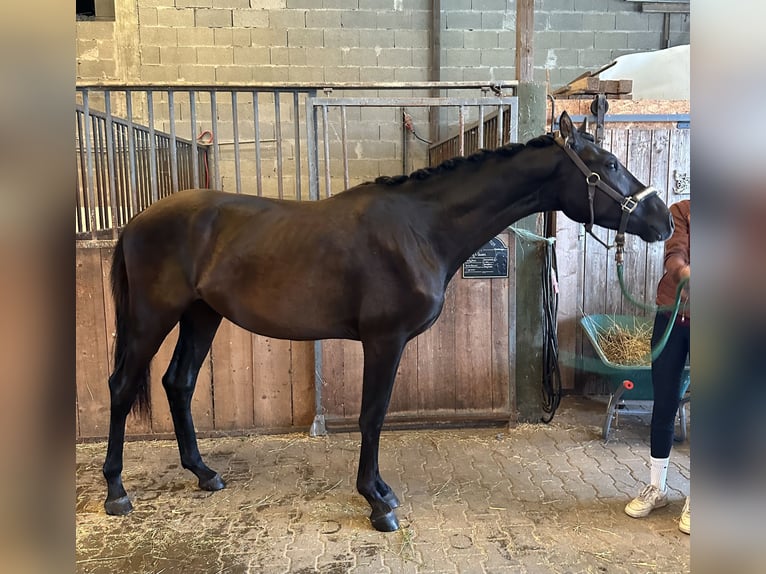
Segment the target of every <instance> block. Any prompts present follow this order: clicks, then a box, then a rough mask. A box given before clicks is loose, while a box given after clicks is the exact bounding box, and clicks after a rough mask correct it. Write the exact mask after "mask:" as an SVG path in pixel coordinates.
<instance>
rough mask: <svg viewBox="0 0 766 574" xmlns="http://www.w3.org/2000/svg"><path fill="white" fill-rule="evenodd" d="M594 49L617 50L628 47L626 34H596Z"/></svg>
mask: <svg viewBox="0 0 766 574" xmlns="http://www.w3.org/2000/svg"><path fill="white" fill-rule="evenodd" d="M595 36H596V37H595V42H594V47H595V48H596V49H597V50H601V49H610V50H619V49H621V48H627V47H628V34H627V33H626V32H596V35H595Z"/></svg>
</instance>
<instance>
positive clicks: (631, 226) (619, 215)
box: [556, 112, 673, 242]
mask: <svg viewBox="0 0 766 574" xmlns="http://www.w3.org/2000/svg"><path fill="white" fill-rule="evenodd" d="M559 130H560V131H559V134H558V135H557V136H556V141H557V143H558V144H559V145H560V146H561V147H562V149H563V150H564V151H565V152H566V154H567V156H568V158H569V159H568V160H565V161H564V162H563V165H564V169H565V170H566V178H567V180H568V184H567V185H566V186H565V190H563V191H564V192H563V193H562V194H561V198H560V199H561V205H562V211H563V212H564V213H565V214H566V215H567V216H568V217H569V218H570V219H573V220H575V221H578V222H580V223H584V224H586V226H587V229H588V230H589V231H590V227H591V226H592V225H593V224H596V225H599V226H601V227H606V228H609V229H616V230H617V231H618V233H631V234H633V235H638V236H639V237H640V238H641V239H643V240H644V241H647V242H652V241H664V240H665V239H667V238H668V237H670V235H671V234H672V233H673V218H672V217H671V215H670V212H669V211H668V207H667V206H666V205H665V203H664V202H663V201H662V199H660V197H659V196H658V195H657V191H656V190H655V189H654V188H652V187H646V186H645V185H643V184H642V183H641V182H640V181H638V180H637V179H636V178H635V176H634V175H633V174H632V173H630V172H629V171H628V170H627V169H626V168H625V166H624V165H622V164H621V163H620V161H619V160H618V159H617V158H616V157H615V156H614V154H612V153H610V152H608V151H606V150H605V149H602V148H600V147H599V146H597V145H596V144H595V143H594V142H593V140H592V138H590V136H589V135H588V134H587V133H586V132H585V124H584V123H583V125H582V126H581V127H580V129H576V128H575V127H574V125H573V123H572V119H571V118H570V117H569V115H568V114H567V113H566V112H563V113H562V114H561V118H560V119H559Z"/></svg>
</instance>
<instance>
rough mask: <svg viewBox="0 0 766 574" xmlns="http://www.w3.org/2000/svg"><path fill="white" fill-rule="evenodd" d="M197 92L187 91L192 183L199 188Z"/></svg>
mask: <svg viewBox="0 0 766 574" xmlns="http://www.w3.org/2000/svg"><path fill="white" fill-rule="evenodd" d="M196 100H197V92H196V91H195V90H189V117H190V121H191V131H190V132H189V133H190V134H191V146H192V172H193V173H192V182H193V183H194V188H195V189H198V188H199V138H198V137H197V101H196Z"/></svg>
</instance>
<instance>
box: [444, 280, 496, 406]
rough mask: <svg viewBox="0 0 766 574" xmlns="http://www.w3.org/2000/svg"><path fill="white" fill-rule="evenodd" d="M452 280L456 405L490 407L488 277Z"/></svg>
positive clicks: (490, 360) (490, 338)
mask: <svg viewBox="0 0 766 574" xmlns="http://www.w3.org/2000/svg"><path fill="white" fill-rule="evenodd" d="M452 282H453V283H454V284H455V308H456V312H455V359H454V360H455V372H456V374H457V386H456V388H455V408H456V409H457V410H458V411H471V410H476V409H482V410H491V409H492V329H491V325H492V287H491V284H490V280H489V279H463V278H462V277H460V276H456V277H455V278H454V279H453V280H452Z"/></svg>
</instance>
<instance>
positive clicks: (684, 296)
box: [678, 265, 692, 302]
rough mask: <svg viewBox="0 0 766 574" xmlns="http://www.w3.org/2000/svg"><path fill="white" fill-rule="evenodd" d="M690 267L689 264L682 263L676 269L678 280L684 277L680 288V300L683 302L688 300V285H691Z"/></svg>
mask: <svg viewBox="0 0 766 574" xmlns="http://www.w3.org/2000/svg"><path fill="white" fill-rule="evenodd" d="M691 275H692V272H691V267H690V266H689V265H684V266H683V267H681V268H680V269H679V270H678V281H679V282H681V281H683V280H684V279H686V280H687V281H686V284H685V285H684V287H683V289H682V290H681V300H682V301H683V302H686V301H688V300H689V294H690V292H691V291H690V286H691Z"/></svg>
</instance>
